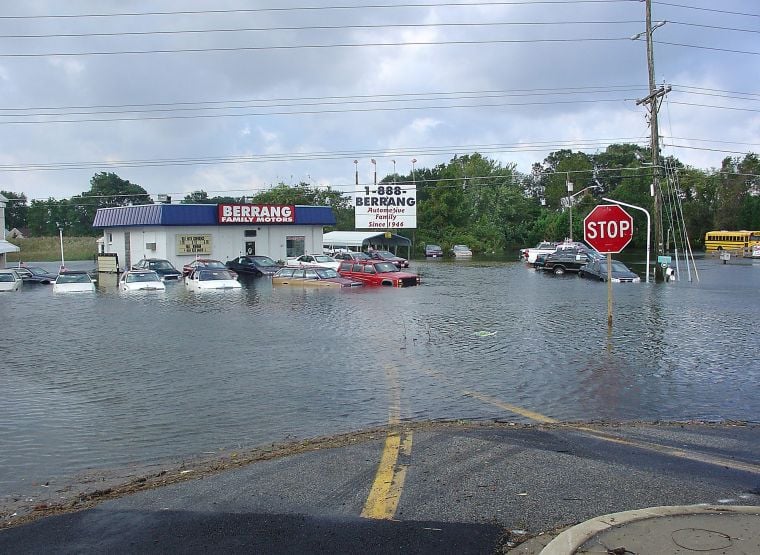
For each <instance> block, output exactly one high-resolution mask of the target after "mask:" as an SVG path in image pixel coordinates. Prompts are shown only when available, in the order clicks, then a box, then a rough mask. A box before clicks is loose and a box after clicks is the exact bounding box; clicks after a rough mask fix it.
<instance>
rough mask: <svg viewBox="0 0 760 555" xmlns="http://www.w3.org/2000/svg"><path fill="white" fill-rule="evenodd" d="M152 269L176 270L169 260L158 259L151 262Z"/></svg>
mask: <svg viewBox="0 0 760 555" xmlns="http://www.w3.org/2000/svg"><path fill="white" fill-rule="evenodd" d="M149 267H150V269H151V270H174V266H172V265H171V264H170V263H169V261H168V260H156V261H154V262H151V263H150V264H149Z"/></svg>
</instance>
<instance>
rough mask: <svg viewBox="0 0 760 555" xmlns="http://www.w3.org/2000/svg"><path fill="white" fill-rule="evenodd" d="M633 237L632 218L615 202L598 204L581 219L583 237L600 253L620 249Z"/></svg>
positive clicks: (611, 252)
mask: <svg viewBox="0 0 760 555" xmlns="http://www.w3.org/2000/svg"><path fill="white" fill-rule="evenodd" d="M632 237H633V218H632V217H631V215H630V214H629V213H628V212H626V211H625V210H623V209H622V208H621V207H620V206H618V205H617V204H600V205H599V206H597V207H596V208H594V209H593V210H592V211H591V212H590V213H589V215H588V216H586V217H585V218H584V220H583V238H584V239H585V240H586V243H588V244H589V245H591V246H592V247H594V248H595V249H596V250H598V251H599V252H600V253H602V254H615V253H617V252H620V251H622V250H623V249H624V248H625V246H626V245H627V244H628V243H630V242H631V238H632Z"/></svg>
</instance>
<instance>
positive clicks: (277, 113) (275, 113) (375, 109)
mask: <svg viewBox="0 0 760 555" xmlns="http://www.w3.org/2000/svg"><path fill="white" fill-rule="evenodd" d="M634 100H635V98H599V99H589V100H580V99H579V100H556V101H552V102H538V101H537V102H496V103H483V104H453V105H450V106H440V105H438V106H436V105H425V106H393V107H387V108H383V107H373V108H341V109H335V110H328V109H323V110H291V111H272V112H248V113H242V114H194V115H168V116H145V117H134V118H128V117H123V118H79V119H57V120H44V121H26V120H11V121H3V122H0V125H11V124H13V125H35V124H41V123H44V124H49V123H84V122H112V121H146V120H166V119H207V118H224V117H263V116H292V115H308V114H310V115H322V114H341V113H351V112H360V113H366V112H390V111H394V112H396V111H401V110H404V111H406V110H448V109H455V108H499V107H504V106H556V105H561V104H590V103H601V102H607V103H610V102H630V101H634Z"/></svg>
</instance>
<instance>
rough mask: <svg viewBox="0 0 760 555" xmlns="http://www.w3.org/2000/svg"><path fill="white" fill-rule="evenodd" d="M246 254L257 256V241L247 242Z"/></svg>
mask: <svg viewBox="0 0 760 555" xmlns="http://www.w3.org/2000/svg"><path fill="white" fill-rule="evenodd" d="M245 254H246V256H253V255H255V254H256V241H246V242H245Z"/></svg>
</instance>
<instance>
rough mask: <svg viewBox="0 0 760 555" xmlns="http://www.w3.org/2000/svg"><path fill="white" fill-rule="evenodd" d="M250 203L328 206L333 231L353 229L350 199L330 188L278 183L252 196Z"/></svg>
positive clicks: (352, 209)
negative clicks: (333, 216)
mask: <svg viewBox="0 0 760 555" xmlns="http://www.w3.org/2000/svg"><path fill="white" fill-rule="evenodd" d="M252 202H253V203H254V204H292V205H296V204H301V205H305V206H329V207H330V208H332V210H333V214H335V219H336V225H335V229H341V230H345V229H353V228H354V208H353V206H352V205H351V199H350V198H349V197H348V196H346V195H344V194H343V193H342V192H340V191H338V190H336V189H333V188H332V187H318V186H317V187H312V186H311V185H309V184H308V183H304V182H301V183H299V184H298V185H295V186H293V187H291V186H289V185H285V184H284V183H280V184H279V185H277V186H276V187H273V188H272V189H269V190H267V191H262V192H260V193H258V194H256V195H254V197H253V199H252ZM329 230H330V229H329V228H328V231H329Z"/></svg>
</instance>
